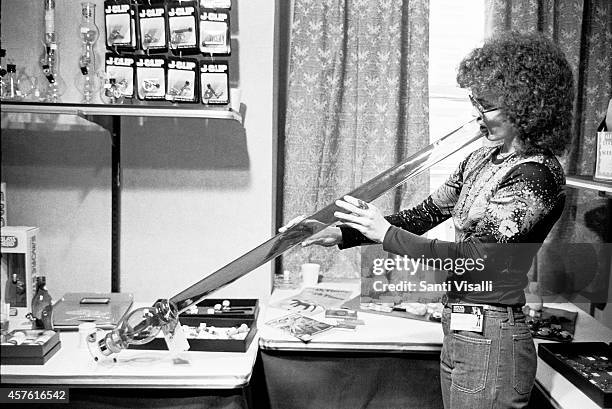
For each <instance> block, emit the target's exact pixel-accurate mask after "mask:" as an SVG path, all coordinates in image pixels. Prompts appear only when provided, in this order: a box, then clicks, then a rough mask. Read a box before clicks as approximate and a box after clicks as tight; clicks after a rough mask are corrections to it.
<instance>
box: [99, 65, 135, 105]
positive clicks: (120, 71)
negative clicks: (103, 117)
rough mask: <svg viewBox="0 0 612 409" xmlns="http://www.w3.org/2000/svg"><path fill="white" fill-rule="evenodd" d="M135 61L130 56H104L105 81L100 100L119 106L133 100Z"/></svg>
mask: <svg viewBox="0 0 612 409" xmlns="http://www.w3.org/2000/svg"><path fill="white" fill-rule="evenodd" d="M134 70H135V60H134V57H133V56H131V55H116V54H112V53H107V54H106V71H105V81H104V85H103V88H102V94H101V96H102V100H103V101H104V102H105V103H107V104H121V103H123V100H124V99H125V98H128V99H131V98H134Z"/></svg>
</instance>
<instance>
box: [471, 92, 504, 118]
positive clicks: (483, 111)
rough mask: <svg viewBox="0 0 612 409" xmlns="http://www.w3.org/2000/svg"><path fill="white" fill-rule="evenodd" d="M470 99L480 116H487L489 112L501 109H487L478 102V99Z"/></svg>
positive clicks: (492, 107) (491, 107)
mask: <svg viewBox="0 0 612 409" xmlns="http://www.w3.org/2000/svg"><path fill="white" fill-rule="evenodd" d="M469 98H470V102H471V103H472V105H473V106H474V108H476V111H478V113H479V114H480V116H483V115H484V114H486V113H487V112H491V111H496V110H498V109H499V107H496V106H490V107H488V108H485V107H484V106H483V105H482V104H481V103H480V101H478V100H477V99H476V98H474V97H473V96H472V95H469Z"/></svg>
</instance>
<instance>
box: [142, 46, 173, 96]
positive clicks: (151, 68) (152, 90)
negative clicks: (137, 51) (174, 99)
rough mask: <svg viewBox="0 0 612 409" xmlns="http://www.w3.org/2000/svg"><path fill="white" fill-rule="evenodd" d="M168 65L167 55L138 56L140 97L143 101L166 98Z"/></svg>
mask: <svg viewBox="0 0 612 409" xmlns="http://www.w3.org/2000/svg"><path fill="white" fill-rule="evenodd" d="M166 65H167V63H166V58H165V57H146V56H137V57H136V84H138V99H140V100H142V101H155V100H157V101H159V100H163V99H166Z"/></svg>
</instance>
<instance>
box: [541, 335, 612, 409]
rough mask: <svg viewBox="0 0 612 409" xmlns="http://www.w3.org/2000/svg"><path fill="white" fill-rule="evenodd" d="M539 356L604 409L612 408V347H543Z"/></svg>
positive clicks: (588, 344) (582, 344) (592, 344)
mask: <svg viewBox="0 0 612 409" xmlns="http://www.w3.org/2000/svg"><path fill="white" fill-rule="evenodd" d="M538 356H539V357H540V358H542V359H543V360H544V362H546V363H548V364H549V365H550V366H551V367H552V368H553V369H555V370H556V371H558V372H559V373H560V374H561V375H563V376H564V377H565V378H567V379H568V380H569V381H570V382H571V383H573V384H574V385H576V387H577V388H579V389H580V390H581V391H582V392H584V394H585V395H587V396H588V397H589V398H591V399H592V400H593V402H595V403H596V404H598V405H599V406H601V407H603V408H609V407H612V344H606V343H604V342H574V343H571V344H558V343H541V344H540V345H539V346H538Z"/></svg>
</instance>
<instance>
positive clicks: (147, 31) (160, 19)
mask: <svg viewBox="0 0 612 409" xmlns="http://www.w3.org/2000/svg"><path fill="white" fill-rule="evenodd" d="M167 25H168V24H167V13H166V7H165V5H164V1H163V0H150V1H145V2H143V4H142V5H140V6H139V7H138V29H139V33H140V36H139V37H140V48H141V49H142V50H144V51H146V52H147V53H149V52H166V51H168V42H167V40H166V31H167V30H166V27H167Z"/></svg>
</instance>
